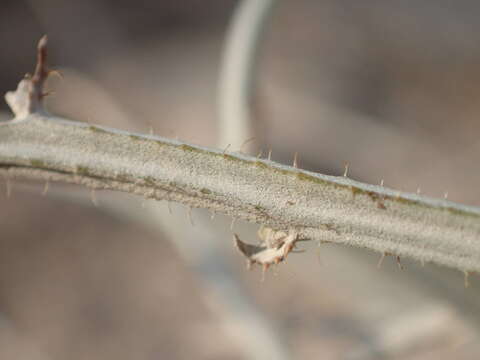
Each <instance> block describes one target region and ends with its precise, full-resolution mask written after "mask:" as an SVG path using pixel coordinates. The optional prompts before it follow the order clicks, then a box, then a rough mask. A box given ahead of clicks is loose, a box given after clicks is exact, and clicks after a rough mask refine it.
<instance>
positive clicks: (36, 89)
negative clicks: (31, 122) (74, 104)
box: [5, 35, 50, 119]
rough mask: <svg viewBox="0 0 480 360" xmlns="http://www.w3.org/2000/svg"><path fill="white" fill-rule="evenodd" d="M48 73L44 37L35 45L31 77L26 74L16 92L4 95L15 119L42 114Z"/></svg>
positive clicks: (45, 38)
mask: <svg viewBox="0 0 480 360" xmlns="http://www.w3.org/2000/svg"><path fill="white" fill-rule="evenodd" d="M49 74H50V71H49V70H48V68H47V36H46V35H44V36H43V37H42V38H41V39H40V41H39V42H38V45H37V64H36V66H35V72H34V73H33V75H29V74H27V75H26V76H25V78H24V79H23V80H22V81H20V83H19V84H18V87H17V90H16V91H10V92H8V93H7V94H6V95H5V100H6V101H7V103H8V105H9V106H10V108H11V109H12V111H13V113H14V114H15V117H16V118H17V119H20V118H25V117H27V116H28V115H30V114H33V113H37V112H44V109H43V104H42V100H43V98H44V97H45V96H46V94H47V92H45V91H44V86H45V81H46V79H47V78H48V75H49Z"/></svg>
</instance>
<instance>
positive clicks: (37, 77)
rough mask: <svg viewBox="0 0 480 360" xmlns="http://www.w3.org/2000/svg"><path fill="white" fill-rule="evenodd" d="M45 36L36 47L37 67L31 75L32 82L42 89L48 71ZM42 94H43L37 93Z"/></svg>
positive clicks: (46, 40)
mask: <svg viewBox="0 0 480 360" xmlns="http://www.w3.org/2000/svg"><path fill="white" fill-rule="evenodd" d="M47 43H48V38H47V35H43V36H42V38H41V39H40V41H39V42H38V45H37V65H36V66H35V72H34V73H33V77H32V82H33V83H34V84H35V83H38V84H39V85H41V86H42V87H43V82H44V81H45V80H46V79H47V77H48V74H49V71H48V69H47ZM38 93H39V94H42V93H43V92H42V91H40V92H38Z"/></svg>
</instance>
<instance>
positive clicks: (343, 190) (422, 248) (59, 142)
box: [0, 78, 480, 272]
mask: <svg viewBox="0 0 480 360" xmlns="http://www.w3.org/2000/svg"><path fill="white" fill-rule="evenodd" d="M33 80H34V78H33V79H24V80H22V82H21V84H22V83H23V85H29V84H28V81H33ZM32 89H33V90H32ZM31 91H34V93H33V95H35V91H43V89H38V90H37V89H36V88H35V87H31V86H20V85H19V88H18V89H17V91H16V92H14V93H9V94H7V97H8V98H9V103H12V102H13V103H15V104H17V102H16V101H17V100H18V99H21V100H22V99H24V98H25V92H27V94H28V95H29V96H31V95H32V92H31ZM17 105H18V106H17V107H12V109H13V110H14V111H15V114H16V119H14V120H12V121H9V122H6V123H2V124H0V175H2V176H4V177H5V178H6V179H7V181H8V180H9V179H16V178H30V179H39V180H43V181H63V182H68V183H74V184H82V185H86V186H88V187H90V188H92V189H111V190H119V191H125V192H130V193H134V194H137V195H141V196H144V197H145V198H151V199H157V200H167V201H177V202H180V203H183V204H185V205H187V206H190V207H197V208H206V209H209V210H212V211H215V212H221V213H224V214H227V215H230V216H232V217H233V218H240V219H244V220H247V221H251V222H255V223H258V224H263V225H265V226H267V227H270V228H273V229H277V230H287V229H288V230H293V231H295V234H296V235H298V239H299V240H304V239H309V240H317V241H330V242H335V243H343V244H348V245H353V246H359V247H365V248H368V249H371V250H375V251H378V252H380V253H389V254H392V255H394V256H402V257H410V258H413V259H416V260H418V261H430V262H434V263H437V264H440V265H445V266H449V267H452V268H456V269H459V270H461V271H466V272H478V271H480V208H477V207H473V206H466V205H461V204H456V203H453V202H450V201H447V200H445V199H442V200H437V199H430V198H427V197H424V196H420V195H418V194H407V193H400V192H398V191H395V190H391V189H388V188H385V187H383V186H374V185H368V184H363V183H360V182H357V181H354V180H351V179H349V178H347V177H344V176H340V177H333V176H327V175H321V174H315V173H311V172H308V171H305V170H301V169H298V168H295V167H290V166H284V165H281V164H278V163H275V162H272V161H270V160H263V159H258V158H255V157H252V156H247V155H243V154H238V153H232V152H228V151H226V150H225V151H222V150H217V149H209V148H205V147H200V146H195V145H192V144H187V143H183V142H180V141H173V140H168V139H165V138H161V137H158V136H153V135H139V134H134V133H129V132H125V131H120V130H115V129H109V128H105V127H100V126H94V125H90V124H85V123H80V122H75V121H70V120H65V119H61V118H56V117H52V116H49V115H47V114H46V113H45V112H44V111H43V109H42V108H41V107H38V108H34V111H30V110H26V109H25V108H23V107H22V106H27V105H28V102H27V103H22V102H18V104H17ZM20 105H22V106H20ZM40 105H41V104H40Z"/></svg>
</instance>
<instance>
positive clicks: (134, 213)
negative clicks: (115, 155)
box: [0, 0, 480, 360]
mask: <svg viewBox="0 0 480 360" xmlns="http://www.w3.org/2000/svg"><path fill="white" fill-rule="evenodd" d="M258 1H259V2H261V1H264V0H258ZM239 4H240V2H239V1H233V0H183V1H173V0H161V1H137V2H131V1H124V0H117V1H113V0H95V1H94V0H83V1H62V0H43V1H35V0H30V1H27V0H22V1H11V0H3V1H2V10H1V11H0V42H1V43H2V51H1V52H0V93H2V94H4V93H5V92H6V91H9V90H12V89H15V88H16V85H17V83H18V81H19V80H20V79H21V77H22V76H23V75H24V74H25V73H26V72H28V71H33V67H34V63H35V46H36V43H37V41H38V39H39V38H40V36H41V35H43V34H45V33H46V34H48V36H49V55H50V64H51V66H52V68H55V69H59V70H61V72H62V74H63V78H62V79H59V78H52V79H51V81H50V84H49V87H50V88H51V89H52V90H54V94H53V95H52V96H51V97H49V99H48V105H49V109H50V110H51V112H53V113H55V114H58V115H61V116H65V117H68V118H71V119H75V120H79V121H88V122H91V123H95V124H101V125H105V126H112V127H116V128H121V129H126V130H131V131H137V132H141V133H148V132H149V131H153V132H154V133H155V134H158V135H161V136H165V137H170V138H175V137H178V138H179V139H181V140H185V141H188V142H193V143H196V144H201V145H208V146H215V145H216V144H217V143H218V141H219V140H218V137H219V116H218V110H217V107H218V82H219V74H220V69H221V67H222V66H221V63H222V59H223V58H224V55H223V51H224V48H225V36H226V34H227V30H228V28H229V24H230V21H231V18H232V16H233V14H234V12H235V9H236V7H237V5H239ZM479 15H480V4H479V3H478V2H477V1H471V0H461V1H447V0H436V1H432V0H428V1H421V2H418V1H410V0H408V1H379V0H364V1H361V2H359V1H354V0H345V1H334V0H297V1H293V0H278V1H277V4H276V7H275V8H274V9H273V10H272V12H271V14H270V17H268V18H267V19H266V20H265V21H266V24H265V29H266V32H265V37H264V38H263V39H262V41H261V43H260V46H259V58H258V60H259V62H258V67H257V68H256V69H257V72H256V73H255V85H256V90H255V92H254V98H253V106H252V108H253V110H254V111H253V120H254V126H253V127H254V129H255V134H254V136H255V140H254V141H253V142H252V143H251V147H250V151H251V153H252V154H254V155H256V154H257V153H258V152H259V151H260V150H263V151H264V154H265V153H266V152H267V150H268V149H270V148H271V149H272V154H273V155H272V159H273V160H275V161H279V162H281V163H286V164H290V163H291V161H292V159H293V154H294V153H295V152H298V153H299V166H300V167H302V168H306V169H309V170H313V171H317V172H321V173H325V174H331V175H341V174H343V167H344V162H346V161H348V162H349V164H350V170H349V176H350V177H352V178H354V179H357V180H360V181H365V182H369V183H374V184H378V183H380V182H381V181H382V180H384V183H385V186H388V187H391V188H395V189H399V190H403V191H408V192H417V191H418V192H421V193H422V194H426V195H428V196H432V197H443V196H445V194H446V193H448V198H449V199H450V200H453V201H458V202H463V203H467V204H471V205H480V187H478V186H477V185H478V177H479V175H480V173H479V170H478V165H477V164H478V154H479V153H480V141H479V139H478V134H479V133H480V121H479V117H480V102H479V101H478V98H480V65H479V64H480V46H479V45H478V44H479V35H478V34H479V33H480V25H479V23H478V17H479ZM0 112H1V113H2V115H1V117H2V119H3V120H6V119H8V118H9V116H10V113H9V109H8V108H7V105H6V104H5V103H4V102H1V104H0ZM245 140H247V139H245ZM232 150H235V149H232ZM43 190H44V184H33V183H30V184H27V183H22V184H20V183H13V184H12V193H11V196H10V197H7V196H6V194H5V193H4V192H2V193H0V359H28V360H30V359H54V360H56V359H73V360H75V359H99V360H100V359H105V360H109V359H115V360H120V359H283V358H284V359H318V358H323V359H392V360H393V359H409V360H414V359H415V360H416V359H452V358H455V359H457V360H461V359H478V358H479V355H478V354H479V353H480V336H479V334H480V333H479V328H480V279H479V278H478V276H477V275H472V276H471V277H470V287H469V288H467V289H466V288H464V276H463V274H461V273H458V272H456V271H451V270H448V269H440V268H438V267H436V266H435V265H430V264H426V265H425V267H422V266H421V265H420V264H416V263H409V262H408V261H406V260H405V261H403V264H404V266H405V269H404V270H400V269H398V267H397V265H396V263H395V261H394V260H393V259H392V258H389V257H387V258H386V259H385V261H384V262H383V265H382V267H381V268H380V269H379V268H377V262H378V260H379V258H380V256H379V254H373V253H370V252H367V251H365V250H361V249H351V248H344V247H340V246H335V245H322V247H320V248H319V249H317V248H316V247H317V246H316V244H310V245H305V248H306V249H307V250H308V251H307V252H306V253H304V254H300V255H295V256H290V257H289V259H288V260H289V261H288V263H287V264H282V265H281V266H280V267H278V269H276V270H274V271H271V272H269V273H268V274H267V277H266V279H265V281H264V282H261V273H260V271H259V269H256V270H254V271H252V272H247V271H246V270H245V267H244V259H242V258H241V257H240V255H239V254H237V253H236V250H234V249H233V246H232V240H231V237H232V230H231V227H233V229H234V231H235V232H236V233H238V234H239V235H240V236H241V238H242V239H244V240H246V241H249V242H252V243H253V242H255V241H256V240H255V231H256V229H257V227H256V226H254V225H251V224H246V223H242V222H237V223H231V220H230V219H227V218H225V217H223V216H220V215H219V216H217V217H215V218H214V219H213V220H210V214H208V213H205V212H203V211H201V210H195V209H194V210H193V211H192V213H191V216H190V217H191V221H190V220H189V216H187V215H188V211H187V210H186V209H185V208H184V207H182V206H176V205H174V204H172V205H171V212H172V214H170V213H169V211H168V207H167V204H166V203H163V202H159V203H151V202H148V203H145V202H144V201H142V199H139V198H135V197H133V196H127V195H124V194H111V193H108V192H101V193H100V192H99V193H97V194H96V198H97V201H98V206H94V205H93V204H92V202H91V201H90V196H91V195H90V193H89V191H88V190H85V189H77V188H70V187H67V186H63V185H60V184H50V188H49V191H48V194H47V195H46V196H42V192H43ZM192 222H193V224H192ZM318 255H319V256H320V261H319V260H318Z"/></svg>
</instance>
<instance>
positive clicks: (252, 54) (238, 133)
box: [218, 0, 277, 149]
mask: <svg viewBox="0 0 480 360" xmlns="http://www.w3.org/2000/svg"><path fill="white" fill-rule="evenodd" d="M276 3H277V0H244V1H241V2H239V4H238V8H237V9H236V10H235V12H234V15H233V20H232V21H231V25H230V27H229V30H228V34H227V38H226V40H225V42H224V44H225V45H224V52H223V61H222V65H221V70H220V79H219V89H218V111H219V137H218V138H219V139H220V144H219V146H220V147H221V148H225V146H227V145H228V144H230V145H231V146H232V149H239V148H240V147H241V146H242V142H244V141H245V140H247V139H249V138H251V136H252V135H251V134H252V133H253V129H252V127H253V124H252V122H253V121H252V120H253V114H252V100H253V94H254V87H255V77H256V74H257V72H256V71H255V67H256V63H257V58H258V51H259V48H260V43H261V40H262V38H263V35H264V33H265V31H264V29H265V28H266V26H267V25H268V19H269V15H270V14H271V13H272V11H273V8H274V5H275V4H276Z"/></svg>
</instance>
